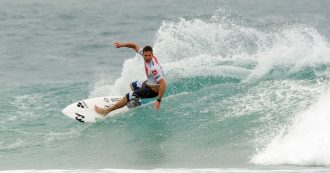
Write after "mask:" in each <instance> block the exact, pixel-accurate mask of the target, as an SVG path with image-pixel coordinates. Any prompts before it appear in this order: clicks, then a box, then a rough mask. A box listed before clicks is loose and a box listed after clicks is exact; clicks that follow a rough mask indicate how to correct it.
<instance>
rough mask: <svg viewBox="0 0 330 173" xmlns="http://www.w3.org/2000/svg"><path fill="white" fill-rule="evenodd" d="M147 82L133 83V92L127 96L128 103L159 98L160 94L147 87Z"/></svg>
mask: <svg viewBox="0 0 330 173" xmlns="http://www.w3.org/2000/svg"><path fill="white" fill-rule="evenodd" d="M146 83H147V81H143V82H141V81H135V82H132V84H131V85H132V86H133V91H132V92H129V93H127V94H126V99H127V101H128V102H129V101H131V100H132V99H135V98H141V99H144V98H154V97H157V96H158V93H156V92H155V91H154V90H152V89H151V88H150V87H148V86H147V85H146Z"/></svg>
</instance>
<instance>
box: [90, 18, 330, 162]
mask: <svg viewBox="0 0 330 173" xmlns="http://www.w3.org/2000/svg"><path fill="white" fill-rule="evenodd" d="M219 16H220V15H215V16H213V17H212V18H211V19H210V20H200V19H191V20H186V19H179V20H178V21H175V22H173V21H171V22H170V21H164V22H163V23H162V25H161V26H160V28H159V30H158V31H157V33H156V34H155V41H154V45H153V46H154V50H155V55H156V56H157V57H158V58H159V59H160V61H161V64H162V66H163V68H164V69H165V74H166V81H167V83H168V89H167V93H166V97H165V99H164V102H163V103H162V106H161V107H162V108H161V111H160V112H154V111H153V110H152V108H151V106H150V107H147V108H144V109H138V110H134V111H132V112H131V113H129V115H127V116H126V117H125V118H123V119H125V121H123V122H125V124H126V123H127V125H128V126H129V127H130V128H133V127H135V128H137V129H139V130H134V131H135V135H136V138H137V139H139V140H138V141H140V140H142V141H143V142H142V143H143V147H142V149H141V152H143V151H144V150H143V148H145V147H146V148H148V151H150V149H151V150H152V151H153V152H155V153H149V154H150V155H149V154H147V153H145V154H147V155H148V157H152V158H153V159H156V160H158V159H159V160H158V161H159V162H161V163H162V164H163V165H165V166H167V165H186V166H197V167H198V166H201V165H202V166H214V165H217V166H219V165H240V164H242V163H253V164H266V165H269V164H274V165H276V164H294V165H329V164H330V162H329V160H330V159H329V156H330V150H329V147H328V146H329V144H330V143H329V140H330V137H329V135H327V134H329V132H330V129H329V128H328V126H327V124H329V118H330V117H329V114H328V112H329V110H328V109H329V108H328V102H329V101H327V100H322V99H321V100H320V99H319V98H320V97H324V95H325V94H326V93H327V92H328V85H329V77H330V76H329V67H330V66H329V65H330V58H329V55H330V49H329V45H328V42H327V40H326V39H325V38H324V37H323V36H322V35H320V34H319V33H318V32H317V30H315V29H313V28H311V27H308V26H305V25H284V26H280V27H276V28H274V27H272V28H263V29H260V28H255V27H249V26H246V25H244V24H242V22H233V21H234V20H232V19H228V17H226V16H225V17H221V18H220V17H219ZM142 64H143V61H142V58H140V57H139V56H136V57H134V58H131V59H128V60H126V61H125V63H124V65H123V69H122V73H121V77H120V78H118V79H117V80H116V81H115V83H114V84H113V85H111V86H110V87H109V88H111V90H110V91H111V94H112V95H122V94H125V92H127V91H128V87H127V86H128V85H129V83H130V82H131V81H133V80H136V79H143V78H144V75H145V74H144V71H143V69H142V67H143V66H142ZM131 74H134V75H131ZM102 88H103V87H102V85H95V87H94V90H92V92H91V96H96V94H95V93H98V92H100V91H99V90H101V93H102V91H103V92H105V90H103V89H104V88H103V89H102ZM326 95H328V94H326ZM140 142H141V141H140ZM178 163H180V164H178Z"/></svg>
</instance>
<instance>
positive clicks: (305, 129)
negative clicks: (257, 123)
mask: <svg viewBox="0 0 330 173" xmlns="http://www.w3.org/2000/svg"><path fill="white" fill-rule="evenodd" d="M329 134H330V93H327V94H325V95H323V96H322V97H321V98H320V99H319V101H318V103H317V104H315V105H314V106H312V107H311V108H309V109H308V110H307V111H305V112H303V113H301V114H298V115H297V116H296V117H295V119H294V121H293V124H292V126H291V127H289V128H288V130H282V131H281V132H280V134H279V135H278V136H276V137H275V138H274V139H273V140H272V141H271V143H269V144H268V145H267V146H266V148H265V149H263V150H262V151H261V152H259V153H257V154H256V155H255V156H253V158H252V159H251V162H252V163H255V164H266V165H268V164H295V165H330V147H329V146H330V135H329Z"/></svg>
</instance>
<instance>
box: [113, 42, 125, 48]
mask: <svg viewBox="0 0 330 173" xmlns="http://www.w3.org/2000/svg"><path fill="white" fill-rule="evenodd" d="M113 45H114V46H115V47H116V48H121V47H123V45H122V44H121V43H120V42H115V43H113Z"/></svg>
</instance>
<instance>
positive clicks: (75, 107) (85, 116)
mask: <svg viewBox="0 0 330 173" xmlns="http://www.w3.org/2000/svg"><path fill="white" fill-rule="evenodd" d="M121 98H122V96H107V97H97V98H91V99H86V100H81V101H78V102H75V103H72V104H70V105H69V106H67V107H65V108H64V109H63V110H62V112H63V114H64V115H66V116H68V117H69V118H71V119H74V120H77V121H79V122H82V123H84V122H91V123H93V122H96V121H98V120H104V119H106V118H108V117H111V116H114V115H117V114H118V113H121V112H125V111H128V110H129V109H132V108H134V107H136V106H139V105H141V104H140V102H141V100H133V101H131V102H129V103H128V104H127V106H125V107H123V108H121V109H118V110H115V111H112V112H110V113H109V114H108V115H107V116H103V115H100V114H98V113H97V112H96V111H95V105H96V106H98V107H101V108H108V107H110V106H112V105H114V104H115V103H117V102H118V101H119V100H120V99H121Z"/></svg>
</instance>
